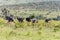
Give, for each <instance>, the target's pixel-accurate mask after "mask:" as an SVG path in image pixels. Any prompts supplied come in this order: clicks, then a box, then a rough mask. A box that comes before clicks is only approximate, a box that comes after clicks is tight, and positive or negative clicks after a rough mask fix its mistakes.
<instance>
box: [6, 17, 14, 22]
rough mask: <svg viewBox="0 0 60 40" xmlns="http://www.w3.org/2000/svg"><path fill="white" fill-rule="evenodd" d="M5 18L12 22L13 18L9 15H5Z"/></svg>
mask: <svg viewBox="0 0 60 40" xmlns="http://www.w3.org/2000/svg"><path fill="white" fill-rule="evenodd" d="M5 19H6V20H8V22H13V21H14V20H13V18H11V17H9V16H5Z"/></svg>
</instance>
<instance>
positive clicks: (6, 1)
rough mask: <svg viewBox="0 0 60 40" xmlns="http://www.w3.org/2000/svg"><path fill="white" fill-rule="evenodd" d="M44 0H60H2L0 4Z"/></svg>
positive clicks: (39, 0) (40, 0)
mask: <svg viewBox="0 0 60 40" xmlns="http://www.w3.org/2000/svg"><path fill="white" fill-rule="evenodd" d="M42 1H59V0H0V5H7V4H20V3H29V2H42Z"/></svg>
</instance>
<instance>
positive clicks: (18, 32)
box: [0, 18, 60, 40]
mask: <svg viewBox="0 0 60 40" xmlns="http://www.w3.org/2000/svg"><path fill="white" fill-rule="evenodd" d="M0 19H1V18H0ZM15 24H16V26H17V28H15V25H14V23H10V24H8V23H7V21H4V19H1V21H0V39H1V40H60V21H53V20H52V21H51V22H50V23H45V22H44V20H39V22H38V23H36V25H34V27H33V26H32V23H30V24H29V25H27V22H26V21H25V22H23V23H19V22H18V21H17V20H15Z"/></svg>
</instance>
